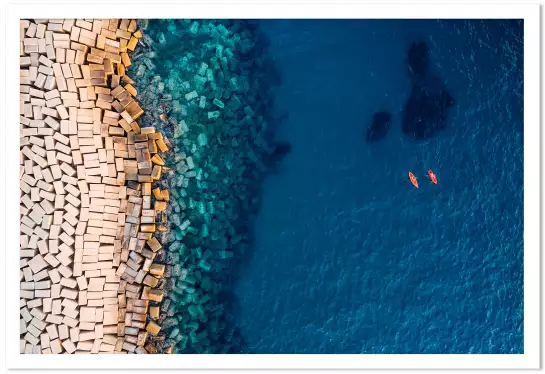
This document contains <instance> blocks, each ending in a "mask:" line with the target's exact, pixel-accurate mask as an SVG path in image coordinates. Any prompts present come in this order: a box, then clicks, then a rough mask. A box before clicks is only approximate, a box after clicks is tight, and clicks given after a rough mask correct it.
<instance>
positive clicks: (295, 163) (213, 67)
mask: <svg viewBox="0 0 545 374" xmlns="http://www.w3.org/2000/svg"><path fill="white" fill-rule="evenodd" d="M139 22H140V26H141V27H142V29H143V30H144V36H143V38H142V39H141V40H140V41H139V46H138V49H137V50H136V51H135V54H134V55H133V56H134V58H133V65H132V66H131V67H130V69H129V71H128V73H129V74H130V75H131V76H132V77H134V79H135V81H137V82H138V87H137V88H138V92H139V94H138V100H139V102H140V103H141V104H142V107H143V108H144V109H145V114H144V115H143V116H142V118H143V119H142V121H141V124H142V126H148V125H154V126H155V127H156V128H158V129H159V130H160V131H161V132H162V133H163V134H164V136H165V138H166V139H167V142H168V143H169V144H170V148H171V151H170V153H169V154H168V155H167V156H166V158H165V161H166V163H167V166H168V167H169V168H170V169H171V171H169V172H168V173H167V174H168V178H167V179H165V180H162V181H160V183H161V186H162V188H169V191H170V194H171V202H170V204H169V210H168V211H167V213H166V216H165V218H166V217H167V216H168V222H169V228H168V229H167V230H164V232H163V233H162V234H161V235H162V237H161V238H160V239H161V242H162V243H163V246H164V250H160V251H159V252H158V255H157V258H156V261H159V262H161V263H165V264H166V279H165V280H164V282H163V283H162V284H161V287H162V288H163V289H164V290H165V291H166V298H165V300H164V301H163V302H162V303H161V304H160V309H161V314H160V317H159V318H158V323H159V324H160V325H161V326H162V330H161V334H162V335H161V336H158V337H155V339H156V340H157V341H158V342H160V343H158V347H159V349H160V350H161V351H163V352H164V351H172V352H174V353H267V354H269V353H336V354H342V353H363V354H369V353H438V354H446V353H468V354H469V353H473V354H483V353H495V354H497V353H515V354H521V353H524V346H523V337H524V326H523V288H524V285H523V253H524V252H523V191H524V186H523V51H524V43H523V22H522V21H519V20H355V19H354V20H333V19H331V20H311V19H307V20H303V19H299V20H298V19H285V20H284V19H275V20H182V19H165V20H141V21H139ZM430 170H431V171H432V172H433V174H434V175H435V177H436V182H437V183H433V182H432V178H429V177H428V175H429V174H428V173H429V171H430ZM409 173H412V174H411V175H413V176H414V178H415V180H414V181H413V182H414V185H418V188H416V187H415V186H414V185H413V182H411V181H409V175H410V174H409Z"/></svg>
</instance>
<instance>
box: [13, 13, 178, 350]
mask: <svg viewBox="0 0 545 374" xmlns="http://www.w3.org/2000/svg"><path fill="white" fill-rule="evenodd" d="M20 28H21V33H20V44H21V50H20V107H21V117H20V126H21V137H20V148H21V154H20V183H21V187H20V188H21V211H20V216H21V225H20V227H21V236H20V259H21V260H20V269H21V270H20V285H21V291H20V308H21V311H20V315H21V320H20V334H21V340H20V352H21V353H37V354H39V353H44V354H59V353H69V354H70V353H155V352H158V350H159V348H157V347H158V346H159V347H160V349H161V350H163V348H164V347H163V346H162V345H161V344H159V342H160V341H161V336H160V330H161V326H160V323H159V307H158V304H159V303H160V302H161V301H162V299H163V297H164V290H163V286H164V278H163V276H164V275H165V265H164V264H163V263H162V262H161V261H160V256H157V253H158V252H160V251H161V247H162V246H161V244H160V241H159V240H158V239H157V238H158V237H159V236H160V233H161V232H162V231H166V228H165V224H166V214H165V212H166V210H167V206H168V202H169V193H168V189H167V188H161V187H157V186H159V185H160V182H159V180H160V179H161V176H162V174H163V173H164V172H166V171H168V168H167V167H165V166H164V165H165V163H164V160H163V158H162V156H161V153H163V152H166V151H167V150H168V146H167V143H168V140H166V139H165V138H164V137H163V135H162V134H161V133H160V132H157V131H155V128H153V127H146V128H141V126H140V125H139V122H140V117H141V116H142V114H143V113H144V111H143V109H142V108H141V107H140V105H139V104H138V102H137V100H135V96H136V95H137V90H136V88H135V86H136V82H135V81H133V80H132V79H131V78H129V77H128V76H127V75H126V70H127V69H129V68H130V66H131V64H132V62H131V57H130V56H129V55H130V54H132V51H134V49H135V48H136V45H137V44H138V42H139V40H140V38H142V32H141V30H137V24H136V21H135V20H128V19H110V20H84V19H78V20H71V19H65V20H60V19H59V20H53V19H51V20H47V19H33V20H21V22H20ZM164 351H168V349H165V350H164Z"/></svg>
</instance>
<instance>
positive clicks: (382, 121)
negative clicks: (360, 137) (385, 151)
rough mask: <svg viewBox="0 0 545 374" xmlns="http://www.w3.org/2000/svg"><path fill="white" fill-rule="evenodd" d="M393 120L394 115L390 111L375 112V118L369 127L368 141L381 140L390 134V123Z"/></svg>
mask: <svg viewBox="0 0 545 374" xmlns="http://www.w3.org/2000/svg"><path fill="white" fill-rule="evenodd" d="M391 122H392V115H391V114H390V112H385V111H383V112H376V113H375V114H373V120H372V121H371V125H369V127H368V128H367V136H366V139H367V141H368V142H374V141H377V140H380V139H382V138H384V137H385V136H386V134H388V130H389V129H390V123H391Z"/></svg>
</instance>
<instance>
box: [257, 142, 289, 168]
mask: <svg viewBox="0 0 545 374" xmlns="http://www.w3.org/2000/svg"><path fill="white" fill-rule="evenodd" d="M290 152H291V143H289V142H286V141H278V142H276V143H275V144H274V147H273V149H272V151H270V152H269V153H265V154H264V155H263V162H264V163H265V165H266V166H267V167H268V168H272V169H273V170H272V171H274V167H275V166H276V164H278V163H279V162H280V161H282V159H283V158H284V157H285V156H286V155H287V154H288V153H290Z"/></svg>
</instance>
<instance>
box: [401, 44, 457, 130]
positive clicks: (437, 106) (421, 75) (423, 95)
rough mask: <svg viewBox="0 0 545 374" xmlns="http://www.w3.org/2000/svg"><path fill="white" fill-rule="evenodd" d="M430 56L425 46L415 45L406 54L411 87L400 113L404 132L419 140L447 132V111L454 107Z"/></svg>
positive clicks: (452, 100)
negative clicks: (434, 71)
mask: <svg viewBox="0 0 545 374" xmlns="http://www.w3.org/2000/svg"><path fill="white" fill-rule="evenodd" d="M428 52H429V48H428V46H427V44H426V43H424V42H413V43H412V44H411V46H410V47H409V50H408V52H407V61H408V64H409V73H410V76H411V84H412V87H411V92H410V94H409V97H408V99H407V102H406V103H405V106H404V108H403V111H402V113H401V130H402V132H403V133H404V134H406V135H411V136H413V137H414V138H415V139H417V140H425V139H428V138H430V137H433V136H435V135H437V134H438V132H439V131H441V130H443V129H445V128H446V126H447V114H448V110H449V108H450V107H452V105H453V104H454V98H453V97H452V95H451V94H450V92H449V91H448V89H447V87H446V85H445V83H444V82H443V81H442V80H441V79H440V77H439V76H437V75H435V74H433V72H432V71H431V69H430V61H429V54H428Z"/></svg>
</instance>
